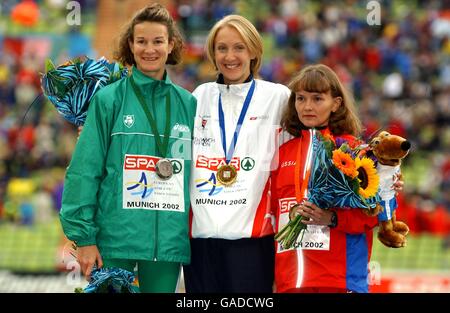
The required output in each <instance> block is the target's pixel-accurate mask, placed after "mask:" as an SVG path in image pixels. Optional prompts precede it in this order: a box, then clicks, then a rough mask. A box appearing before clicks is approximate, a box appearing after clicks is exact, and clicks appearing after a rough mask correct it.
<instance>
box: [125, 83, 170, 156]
mask: <svg viewBox="0 0 450 313" xmlns="http://www.w3.org/2000/svg"><path fill="white" fill-rule="evenodd" d="M130 82H131V86H132V87H133V90H134V94H135V95H136V97H137V98H138V100H139V103H140V104H141V106H142V109H143V110H144V112H145V115H146V116H147V119H148V123H149V124H150V127H151V128H152V131H153V134H154V135H155V136H154V137H155V141H156V148H157V150H158V152H159V154H160V156H161V157H163V158H165V157H166V154H167V148H168V146H169V133H170V92H169V93H168V94H167V95H166V126H165V129H164V141H161V138H160V135H159V132H158V127H157V126H156V121H155V119H154V117H153V116H152V114H151V113H150V110H149V109H148V107H147V104H146V102H145V98H144V95H143V94H142V92H141V91H140V90H139V88H138V86H137V85H136V83H135V82H134V79H133V76H131V77H130ZM152 105H153V106H155V92H152Z"/></svg>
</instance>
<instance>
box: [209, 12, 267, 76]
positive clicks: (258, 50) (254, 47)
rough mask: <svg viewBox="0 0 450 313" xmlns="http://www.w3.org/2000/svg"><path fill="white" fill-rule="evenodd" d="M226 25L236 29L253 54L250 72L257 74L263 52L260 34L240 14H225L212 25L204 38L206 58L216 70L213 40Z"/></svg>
mask: <svg viewBox="0 0 450 313" xmlns="http://www.w3.org/2000/svg"><path fill="white" fill-rule="evenodd" d="M226 26H230V27H233V28H234V29H236V31H237V32H238V33H239V34H240V35H241V37H242V39H243V40H244V43H245V45H246V46H247V48H248V50H249V51H250V53H251V54H254V55H255V58H254V59H253V60H252V61H251V62H250V72H251V73H252V74H253V76H258V73H259V69H260V68H261V59H262V53H263V45H262V39H261V35H260V34H259V33H258V31H257V30H256V27H255V26H254V25H253V24H252V23H251V22H250V21H249V20H247V19H246V18H245V17H243V16H240V15H227V16H225V17H224V18H222V19H221V20H219V21H218V22H217V23H216V24H215V25H214V26H213V28H212V29H211V31H210V32H209V34H208V38H207V40H206V54H207V56H208V60H209V61H210V62H211V63H212V64H214V66H215V68H216V70H217V65H216V62H215V59H214V48H215V47H214V40H215V39H216V36H217V33H218V32H219V30H221V29H222V28H224V27H226Z"/></svg>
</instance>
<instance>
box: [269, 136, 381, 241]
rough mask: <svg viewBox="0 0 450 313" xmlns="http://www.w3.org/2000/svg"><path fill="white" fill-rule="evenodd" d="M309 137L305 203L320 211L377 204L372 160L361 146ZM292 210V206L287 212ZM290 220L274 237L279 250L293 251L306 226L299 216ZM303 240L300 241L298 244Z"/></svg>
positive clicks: (373, 206)
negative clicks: (310, 154)
mask: <svg viewBox="0 0 450 313" xmlns="http://www.w3.org/2000/svg"><path fill="white" fill-rule="evenodd" d="M311 131H313V132H314V134H313V139H312V140H313V158H312V160H313V161H312V162H313V164H312V166H311V174H310V178H309V182H308V195H307V198H308V201H310V202H312V203H314V204H315V205H317V206H318V207H319V208H321V209H329V208H346V209H350V208H361V209H368V210H371V209H373V208H375V206H376V205H377V203H378V202H380V200H381V199H380V196H379V193H378V192H379V190H378V189H379V177H378V174H377V171H376V168H375V163H374V161H373V160H372V159H370V158H368V157H366V156H365V154H364V153H362V152H363V151H364V149H365V148H366V147H367V145H365V144H362V143H361V144H359V145H355V144H353V143H352V144H351V143H349V142H347V141H345V140H344V139H342V138H337V139H336V140H334V139H333V138H331V137H329V136H327V137H325V136H323V135H322V134H321V133H320V132H318V131H316V130H311ZM291 210H295V206H294V207H293V208H291ZM290 216H292V218H291V219H290V221H289V222H288V224H286V225H285V226H284V227H283V228H282V229H281V230H280V231H279V232H278V233H277V234H276V235H275V239H276V240H277V241H278V242H279V243H280V244H281V246H282V247H283V249H290V248H292V247H294V246H295V245H296V243H297V241H298V237H299V236H300V234H302V235H303V234H304V230H305V229H306V227H307V225H306V224H304V223H302V222H301V220H302V218H303V217H302V216H301V215H295V214H290ZM302 239H303V236H302V237H301V239H300V241H301V240H302Z"/></svg>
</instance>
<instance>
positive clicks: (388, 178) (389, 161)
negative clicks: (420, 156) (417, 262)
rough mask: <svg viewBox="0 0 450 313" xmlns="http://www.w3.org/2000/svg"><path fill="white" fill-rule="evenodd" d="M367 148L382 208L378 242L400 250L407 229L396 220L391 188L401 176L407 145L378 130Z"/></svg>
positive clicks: (408, 144) (404, 141)
mask: <svg viewBox="0 0 450 313" xmlns="http://www.w3.org/2000/svg"><path fill="white" fill-rule="evenodd" d="M369 147H370V150H371V152H372V153H373V155H374V156H375V157H376V159H377V172H378V175H379V177H380V196H381V200H382V201H381V203H380V204H381V206H382V207H383V210H382V212H380V213H379V214H378V221H379V229H378V239H379V240H380V241H381V242H382V243H383V244H384V245H385V246H387V247H391V248H400V247H404V246H406V235H407V234H408V232H409V227H408V225H406V224H405V223H403V222H400V221H397V220H396V217H395V209H396V208H397V200H396V197H395V190H393V188H392V185H393V184H394V183H395V181H396V180H397V179H399V178H400V177H401V172H400V165H401V161H402V159H403V158H404V157H406V155H407V154H408V152H409V150H410V148H411V143H410V142H409V141H408V140H406V139H405V138H403V137H400V136H396V135H391V134H390V133H388V132H387V131H382V132H380V133H379V134H378V135H377V136H376V137H375V138H373V139H372V140H371V141H370V143H369Z"/></svg>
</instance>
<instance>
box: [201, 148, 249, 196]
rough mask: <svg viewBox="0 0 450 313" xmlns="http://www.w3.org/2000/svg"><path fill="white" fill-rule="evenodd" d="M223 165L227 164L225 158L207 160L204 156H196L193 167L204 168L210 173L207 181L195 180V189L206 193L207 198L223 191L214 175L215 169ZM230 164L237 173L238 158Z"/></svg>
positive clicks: (202, 179)
mask: <svg viewBox="0 0 450 313" xmlns="http://www.w3.org/2000/svg"><path fill="white" fill-rule="evenodd" d="M224 164H227V163H226V161H225V158H208V157H206V156H204V155H199V156H198V158H197V162H196V163H195V167H196V168H205V169H208V170H210V171H211V172H212V173H211V175H210V176H209V177H208V179H204V178H199V179H196V180H195V187H196V188H197V189H198V191H200V192H205V193H208V196H215V195H217V194H219V193H220V192H221V191H222V190H223V188H224V187H223V186H222V185H221V184H220V183H218V182H217V178H216V173H217V169H218V168H219V167H220V166H221V165H224ZM230 164H231V165H233V166H234V167H235V168H236V169H237V171H238V172H239V169H240V164H241V162H240V159H239V158H238V157H235V158H232V159H231V161H230Z"/></svg>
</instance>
